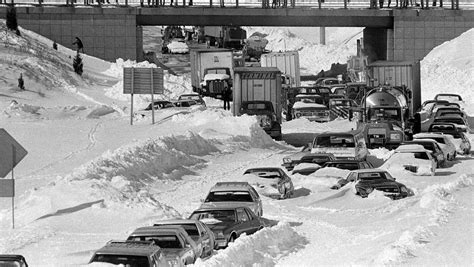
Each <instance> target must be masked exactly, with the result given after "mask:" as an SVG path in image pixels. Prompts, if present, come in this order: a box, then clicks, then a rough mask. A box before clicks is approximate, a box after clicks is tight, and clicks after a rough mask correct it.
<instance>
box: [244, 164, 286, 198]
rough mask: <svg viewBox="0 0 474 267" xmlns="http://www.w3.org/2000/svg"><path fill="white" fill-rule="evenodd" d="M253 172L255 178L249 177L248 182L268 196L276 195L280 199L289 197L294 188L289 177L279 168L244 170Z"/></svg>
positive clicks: (247, 172) (246, 172) (249, 172)
mask: <svg viewBox="0 0 474 267" xmlns="http://www.w3.org/2000/svg"><path fill="white" fill-rule="evenodd" d="M246 174H253V175H254V176H252V177H255V178H253V179H252V178H250V179H249V181H248V182H249V183H250V184H253V185H254V186H256V188H257V190H258V189H261V194H262V195H266V196H268V197H277V198H281V199H285V198H290V197H291V196H292V195H293V193H294V191H295V188H294V186H293V182H292V181H291V178H290V177H289V176H288V175H287V174H286V173H285V172H284V171H283V170H282V169H281V168H276V167H267V168H252V169H247V170H246V171H245V172H244V175H246Z"/></svg>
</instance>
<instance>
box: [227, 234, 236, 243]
mask: <svg viewBox="0 0 474 267" xmlns="http://www.w3.org/2000/svg"><path fill="white" fill-rule="evenodd" d="M235 239H236V237H235V235H234V234H232V235H231V236H230V238H229V242H228V243H234V241H235Z"/></svg>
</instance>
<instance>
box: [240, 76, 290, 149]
mask: <svg viewBox="0 0 474 267" xmlns="http://www.w3.org/2000/svg"><path fill="white" fill-rule="evenodd" d="M234 74H235V76H234V86H233V88H234V89H233V105H232V113H233V114H234V116H240V115H242V114H248V115H256V116H257V118H258V120H259V124H260V126H261V127H262V128H263V129H264V130H265V132H266V133H267V134H269V135H270V136H271V137H272V138H274V139H276V140H281V138H282V134H281V120H282V118H281V113H282V103H281V95H282V88H281V72H280V70H278V69H277V68H275V67H267V68H262V67H241V68H235V69H234Z"/></svg>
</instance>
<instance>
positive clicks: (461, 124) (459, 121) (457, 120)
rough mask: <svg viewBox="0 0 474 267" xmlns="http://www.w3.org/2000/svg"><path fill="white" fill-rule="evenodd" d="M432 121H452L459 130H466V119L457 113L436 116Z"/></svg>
mask: <svg viewBox="0 0 474 267" xmlns="http://www.w3.org/2000/svg"><path fill="white" fill-rule="evenodd" d="M433 123H454V124H456V127H457V128H459V129H460V130H461V131H463V132H467V131H468V124H467V121H466V120H465V119H464V118H463V117H460V116H457V115H454V116H444V117H438V118H435V119H434V120H433Z"/></svg>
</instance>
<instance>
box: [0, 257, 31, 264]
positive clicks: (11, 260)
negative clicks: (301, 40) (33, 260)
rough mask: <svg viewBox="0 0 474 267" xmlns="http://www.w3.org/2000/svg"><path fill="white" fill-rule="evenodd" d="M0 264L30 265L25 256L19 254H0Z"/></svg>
mask: <svg viewBox="0 0 474 267" xmlns="http://www.w3.org/2000/svg"><path fill="white" fill-rule="evenodd" d="M0 266H5V267H9V266H11V267H28V263H26V259H25V257H23V256H22V255H18V254H0Z"/></svg>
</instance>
